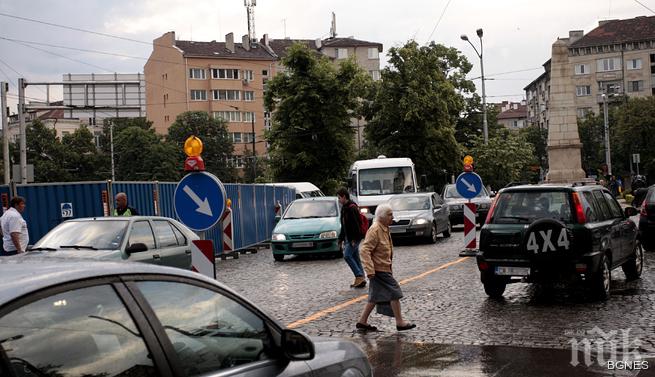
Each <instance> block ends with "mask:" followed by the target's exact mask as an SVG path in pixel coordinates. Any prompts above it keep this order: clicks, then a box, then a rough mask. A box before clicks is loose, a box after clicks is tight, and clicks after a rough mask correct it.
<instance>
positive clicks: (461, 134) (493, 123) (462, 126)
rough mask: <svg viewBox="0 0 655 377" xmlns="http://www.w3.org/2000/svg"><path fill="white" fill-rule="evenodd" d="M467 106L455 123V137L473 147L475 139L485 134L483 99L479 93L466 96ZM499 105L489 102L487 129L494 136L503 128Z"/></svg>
mask: <svg viewBox="0 0 655 377" xmlns="http://www.w3.org/2000/svg"><path fill="white" fill-rule="evenodd" d="M464 101H465V106H464V110H463V111H462V114H461V115H460V117H459V118H458V119H457V123H456V125H455V139H456V140H457V142H458V143H459V144H460V145H462V146H464V147H465V148H472V147H473V140H475V138H476V137H477V136H480V135H483V129H482V128H483V127H482V123H483V122H482V118H483V114H482V100H481V98H480V96H478V95H477V94H475V93H474V94H473V95H472V96H471V97H468V98H465V99H464ZM497 117H498V107H497V106H494V105H489V104H487V131H488V133H489V137H493V136H495V135H496V133H497V132H498V131H499V130H500V129H502V128H503V126H502V125H501V124H499V123H498V119H497Z"/></svg>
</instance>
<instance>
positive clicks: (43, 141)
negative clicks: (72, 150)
mask: <svg viewBox="0 0 655 377" xmlns="http://www.w3.org/2000/svg"><path fill="white" fill-rule="evenodd" d="M25 139H26V142H27V161H28V163H29V164H34V181H35V182H66V181H70V180H71V179H72V175H71V174H70V172H69V171H67V170H66V168H65V166H67V165H68V164H69V162H70V159H71V155H70V154H69V153H67V152H68V151H67V150H66V148H64V147H63V145H62V144H61V142H60V140H59V138H57V132H56V131H55V130H53V129H49V128H48V127H46V126H45V125H44V124H43V123H42V122H41V121H39V120H35V121H33V122H32V123H31V124H30V125H28V126H27V127H26V133H25ZM12 149H13V150H14V161H15V163H18V162H17V161H20V148H19V147H18V146H14V148H12ZM17 178H18V177H13V179H14V180H18V179H17Z"/></svg>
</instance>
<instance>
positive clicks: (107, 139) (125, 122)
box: [100, 117, 152, 154]
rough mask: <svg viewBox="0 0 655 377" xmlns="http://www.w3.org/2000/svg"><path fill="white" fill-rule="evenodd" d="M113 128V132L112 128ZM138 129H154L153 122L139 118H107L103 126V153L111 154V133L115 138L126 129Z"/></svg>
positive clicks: (101, 137)
mask: <svg viewBox="0 0 655 377" xmlns="http://www.w3.org/2000/svg"><path fill="white" fill-rule="evenodd" d="M112 126H113V131H110V128H111V127H112ZM129 127H138V128H142V129H144V130H149V129H151V127H152V122H151V121H149V120H148V119H146V118H145V117H137V118H105V119H104V121H103V124H102V135H100V147H101V148H102V151H103V152H105V153H107V154H109V153H110V149H111V132H113V133H114V137H116V135H118V134H119V133H121V131H123V130H124V129H126V128H129Z"/></svg>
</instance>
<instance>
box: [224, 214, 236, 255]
mask: <svg viewBox="0 0 655 377" xmlns="http://www.w3.org/2000/svg"><path fill="white" fill-rule="evenodd" d="M232 220H233V218H232V209H231V208H230V207H227V208H226V209H225V212H224V213H223V216H222V217H221V224H222V226H223V254H227V253H231V252H233V251H234V241H233V240H234V229H233V228H232Z"/></svg>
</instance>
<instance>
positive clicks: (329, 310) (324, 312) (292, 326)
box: [287, 258, 468, 329]
mask: <svg viewBox="0 0 655 377" xmlns="http://www.w3.org/2000/svg"><path fill="white" fill-rule="evenodd" d="M467 259H468V258H459V259H457V260H455V261H452V262H448V263H446V264H442V265H441V266H439V267H437V268H434V269H432V270H429V271H425V272H423V273H421V274H418V275H416V276H412V277H410V278H407V279H404V280H401V281H400V282H398V284H400V285H405V284H407V283H411V282H413V281H414V280H418V279H422V278H424V277H426V276H428V275H430V274H433V273H435V272H437V271H441V270H443V269H446V268H448V267H450V266H452V265H455V264H457V263H461V262H463V261H465V260H467ZM367 297H368V294H366V295H361V296H357V297H355V298H353V299H350V300H348V301H346V302H342V303H341V304H338V305H335V306H332V307H329V308H327V309H323V310H320V311H318V312H316V313H314V314H312V315H310V316H309V317H306V318H303V319H300V320H298V321H295V322H293V323H290V324H289V325H287V328H290V329H295V328H296V327H300V326H302V325H306V324H308V323H310V322H314V321H316V320H317V319H320V318H323V317H325V316H326V315H328V314H332V313H334V312H336V311H339V310H341V309H344V308H347V307H349V306H351V305H353V304H356V303H358V302H360V301H364V300H365V299H366V298H367Z"/></svg>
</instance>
